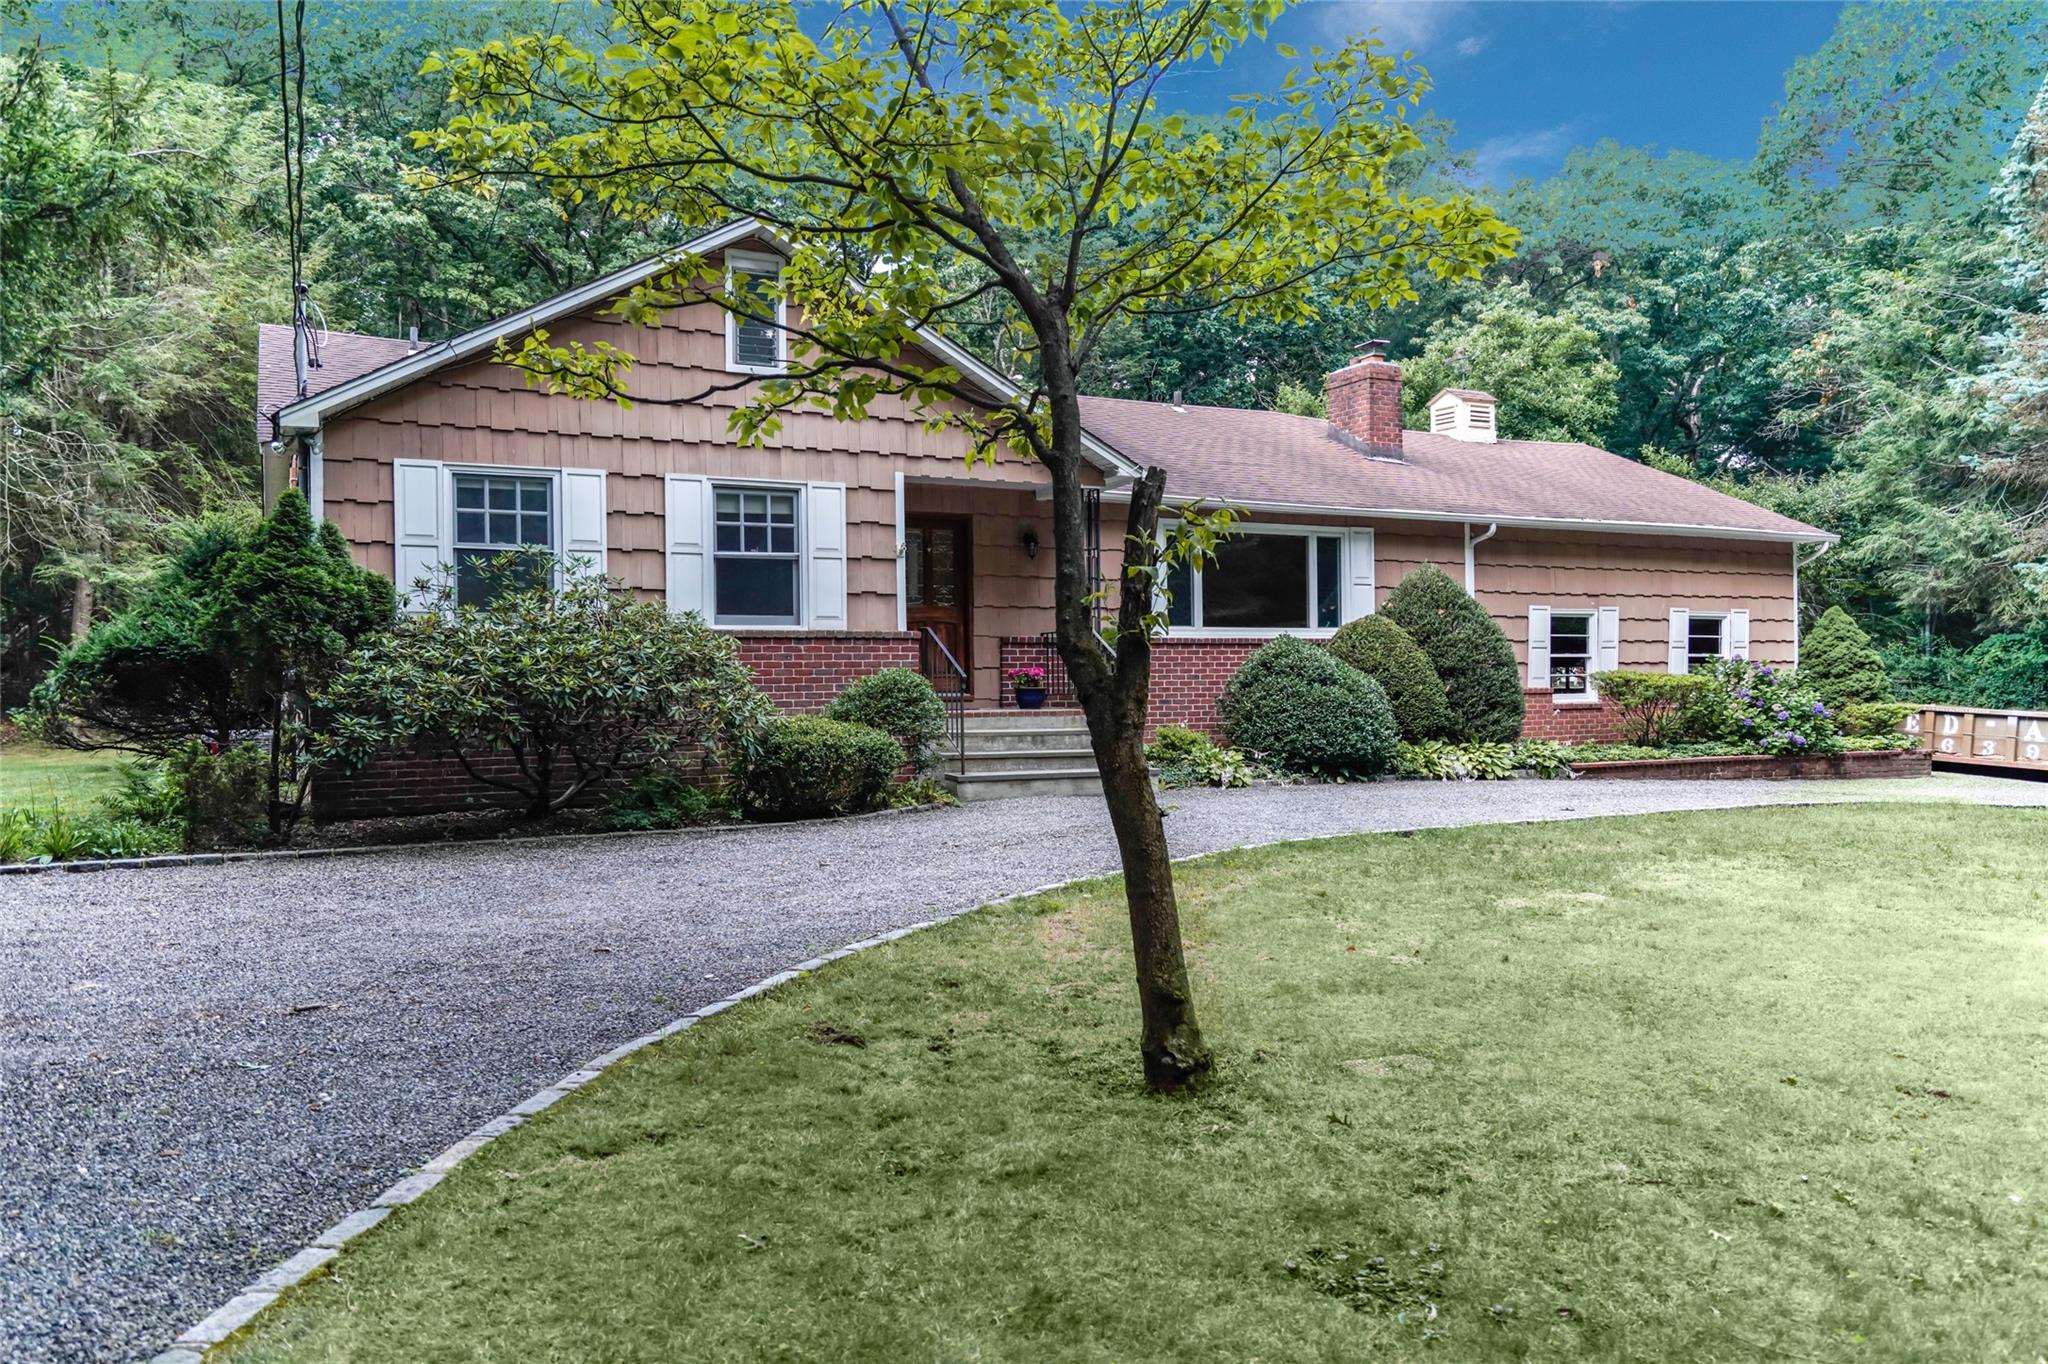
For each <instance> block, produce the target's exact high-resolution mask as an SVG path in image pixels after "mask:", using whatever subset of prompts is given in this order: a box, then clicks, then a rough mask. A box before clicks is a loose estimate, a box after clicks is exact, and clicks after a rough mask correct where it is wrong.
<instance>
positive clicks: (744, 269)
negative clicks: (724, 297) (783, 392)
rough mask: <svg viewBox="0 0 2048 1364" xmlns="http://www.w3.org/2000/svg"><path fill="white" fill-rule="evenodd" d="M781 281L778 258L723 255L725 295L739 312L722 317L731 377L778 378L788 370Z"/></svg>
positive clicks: (734, 253)
mask: <svg viewBox="0 0 2048 1364" xmlns="http://www.w3.org/2000/svg"><path fill="white" fill-rule="evenodd" d="M781 281H782V262H781V260H779V259H778V258H776V257H774V256H756V255H748V254H746V253H744V252H739V251H730V252H727V253H726V258H725V289H726V293H728V294H729V295H731V296H732V299H733V301H734V302H735V303H736V304H738V305H739V307H740V309H741V312H727V313H726V315H725V367H726V368H727V369H728V370H730V371H732V372H733V373H735V374H780V373H782V371H783V370H784V368H786V367H787V364H788V359H789V350H788V344H787V341H786V339H785V338H786V337H787V336H788V332H787V331H786V330H785V329H784V324H785V322H786V321H787V315H788V314H787V310H788V306H789V305H788V303H787V302H785V301H784V299H783V297H782V283H781ZM742 312H743V313H744V314H745V315H744V316H742V315H741V313H742ZM771 319H772V320H771Z"/></svg>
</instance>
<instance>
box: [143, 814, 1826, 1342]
mask: <svg viewBox="0 0 2048 1364" xmlns="http://www.w3.org/2000/svg"><path fill="white" fill-rule="evenodd" d="M1838 803H1840V802H1835V801H1819V800H1807V801H1773V802H1771V804H1770V808H1772V809H1784V808H1790V807H1800V808H1812V807H1825V806H1831V805H1835V804H1838ZM923 808H928V807H922V806H914V807H911V811H912V812H914V811H915V810H917V809H923ZM1722 808H1725V807H1721V806H1700V807H1695V808H1694V809H1693V810H1676V811H1657V812H1654V813H1660V814H1685V813H1696V812H1700V811H1713V810H1719V809H1722ZM899 813H906V812H905V811H894V810H881V811H875V812H873V813H872V814H868V815H854V816H848V817H847V820H854V819H870V818H873V817H874V815H875V814H899ZM1637 813H1638V812H1633V811H1632V812H1629V813H1625V814H1602V815H1575V816H1566V817H1564V818H1542V817H1532V818H1526V819H1504V820H1487V821H1483V822H1481V823H1478V824H1450V825H1438V824H1424V825H1413V826H1401V827H1395V828H1388V829H1356V830H1352V831H1351V832H1348V833H1335V834H1330V833H1322V834H1303V835H1299V836H1296V837H1289V838H1268V839H1262V840H1260V841H1258V842H1256V843H1244V844H1239V845H1236V846H1233V847H1229V848H1212V849H1210V850H1208V851H1207V852H1199V853H1190V854H1189V855H1187V856H1186V857H1176V858H1174V859H1173V865H1174V866H1176V867H1180V866H1185V865H1187V864H1189V863H1193V862H1201V861H1206V860H1207V859H1209V858H1212V857H1226V856H1230V855H1232V854H1235V853H1244V852H1256V851H1258V850H1260V849H1262V848H1277V847H1285V846H1288V845H1290V844H1295V843H1322V842H1328V841H1329V840H1331V839H1337V838H1356V837H1361V836H1368V835H1373V834H1401V833H1421V832H1426V831H1430V830H1435V829H1465V828H1516V827H1522V826H1527V825H1535V824H1556V823H1575V822H1579V821H1591V820H1599V819H1630V818H1635V817H1636V815H1637ZM847 820H842V821H835V822H847ZM820 822H822V821H820ZM680 832H691V831H680ZM577 836H578V835H568V837H577ZM597 836H598V837H610V836H611V835H597ZM535 841H539V840H535ZM396 846H399V847H405V846H409V845H406V844H399V845H396ZM351 851H353V850H351ZM364 851H367V850H364ZM1115 875H1118V873H1117V872H1114V871H1108V872H1094V873H1090V874H1088V875H1085V876H1073V877H1068V878H1067V879H1066V880H1063V881H1048V882H1046V883H1045V884H1044V885H1040V886H1033V887H1031V888H1030V889H1029V890H1019V891H1012V892H1011V893H1010V894H1008V895H1001V896H997V897H996V898H995V899H992V900H984V901H981V902H980V903H978V904H972V905H968V906H967V907H965V908H963V909H954V910H947V911H946V912H944V913H942V914H938V915H936V916H934V917H932V918H929V919H920V920H919V921H918V922H916V923H914V924H906V925H905V926H903V927H902V928H893V929H890V930H889V931H888V932H886V933H878V934H876V935H875V936H873V937H871V938H862V939H861V940H860V941H859V942H852V943H848V944H847V945H846V946H844V947H840V948H837V949H835V950H833V951H830V952H825V953H822V954H820V955H818V956H815V957H811V958H809V959H808V960H805V961H800V962H798V963H797V964H796V965H794V966H792V967H790V968H788V969H787V970H783V971H778V972H776V973H775V974H774V975H772V976H768V977H766V978H764V979H762V980H758V981H755V982H754V983H753V984H752V985H749V986H747V987H745V988H744V989H741V990H736V991H734V992H733V993H732V994H729V995H727V996H725V997H724V998H723V999H718V1000H713V1001H712V1002H711V1003H709V1004H706V1005H704V1006H703V1007H701V1008H698V1009H693V1010H692V1011H690V1012H689V1013H687V1014H684V1015H682V1016H681V1017H679V1018H675V1019H671V1020H670V1021H669V1022H667V1023H665V1024H663V1025H662V1026H661V1027H659V1028H656V1029H655V1030H654V1031H653V1032H650V1033H643V1034H641V1035H640V1036H638V1037H635V1038H633V1039H632V1040H630V1041H627V1042H622V1043H620V1044H619V1045H618V1046H616V1047H613V1048H612V1049H611V1050H610V1051H608V1052H605V1053H604V1054H603V1055H601V1056H597V1057H594V1058H593V1059H591V1060H590V1061H588V1062H586V1063H585V1064H584V1065H583V1066H581V1067H580V1068H578V1069H576V1070H573V1071H571V1072H570V1073H569V1074H567V1075H564V1076H563V1077H562V1078H561V1079H559V1080H557V1081H555V1083H554V1084H552V1085H549V1086H547V1087H546V1088H544V1089H540V1090H536V1091H535V1092H534V1093H532V1094H530V1095H528V1096H527V1097H526V1098H525V1099H524V1100H522V1101H521V1102H520V1103H518V1104H516V1105H514V1106H513V1107H511V1108H509V1109H507V1110H506V1111H505V1112H503V1113H501V1114H499V1115H498V1116H497V1117H495V1118H492V1119H490V1120H489V1121H488V1122H485V1123H483V1124H482V1125H481V1126H479V1127H477V1128H475V1129H474V1130H472V1131H471V1132H470V1133H469V1134H468V1135H466V1136H464V1137H462V1138H461V1139H459V1140H458V1141H456V1142H455V1144H454V1145H452V1146H450V1147H449V1148H448V1149H447V1150H445V1151H443V1152H441V1153H440V1154H439V1155H437V1156H435V1157H434V1158H433V1159H432V1160H430V1161H428V1162H427V1163H426V1164H424V1165H422V1166H420V1167H419V1169H417V1170H415V1171H414V1172H413V1173H412V1174H409V1175H407V1176H406V1177H405V1178H403V1179H401V1180H399V1181H398V1182H397V1183H396V1184H393V1185H392V1186H391V1187H390V1188H388V1189H386V1190H385V1191H384V1192H383V1193H381V1194H378V1195H377V1197H376V1198H374V1199H372V1200H371V1202H370V1206H369V1207H367V1208H360V1209H358V1210H356V1211H355V1212H352V1213H350V1214H348V1215H347V1216H346V1217H344V1218H342V1219H341V1220H340V1221H339V1222H336V1223H335V1224H334V1225H333V1226H331V1227H329V1228H328V1229H327V1230H326V1231H323V1232H321V1233H320V1234H319V1235H318V1236H316V1237H314V1238H313V1241H312V1243H311V1244H310V1245H307V1246H305V1247H303V1248H301V1249H300V1250H299V1251H297V1252H296V1253H294V1254H292V1255H291V1256H288V1257H287V1258H286V1259H284V1260H281V1261H279V1262H278V1263H277V1264H276V1265H274V1266H272V1267H271V1268H270V1269H269V1270H267V1271H266V1272H264V1273H263V1274H261V1275H259V1276H258V1277H257V1278H255V1279H253V1280H251V1281H250V1283H249V1284H248V1285H247V1286H246V1287H245V1288H243V1289H242V1291H241V1292H239V1293H237V1294H235V1296H234V1297H232V1298H230V1299H228V1300H227V1301H226V1302H225V1303H223V1304H221V1306H220V1307H218V1308H217V1309H215V1310H214V1311H213V1312H212V1313H211V1314H210V1315H208V1316H207V1317H205V1318H203V1319H202V1320H200V1321H198V1322H196V1323H194V1324H193V1325H192V1326H190V1327H188V1328H187V1329H186V1330H185V1331H184V1332H183V1333H182V1334H181V1335H179V1337H178V1338H177V1341H176V1342H175V1343H174V1344H173V1345H172V1346H171V1347H170V1348H169V1349H167V1350H165V1351H163V1352H162V1353H161V1354H158V1355H156V1356H155V1357H153V1358H152V1359H151V1360H149V1361H148V1364H205V1361H206V1352H207V1351H208V1350H210V1349H212V1348H213V1347H214V1346H216V1345H219V1344H220V1343H221V1342H223V1341H225V1340H226V1339H227V1338H228V1337H229V1336H232V1335H234V1334H235V1333H236V1332H237V1331H239V1330H241V1329H242V1328H243V1327H244V1326H247V1325H248V1324H249V1323H250V1322H251V1321H253V1320H255V1318H256V1317H257V1316H259V1315H261V1314H262V1312H263V1311H264V1310H265V1309H267V1308H269V1307H270V1306H271V1305H272V1304H273V1303H275V1302H276V1301H277V1300H278V1299H279V1298H280V1297H282V1296H283V1295H284V1294H285V1292H287V1291H288V1290H290V1289H292V1288H296V1287H297V1286H299V1285H300V1284H302V1283H304V1282H305V1281H306V1280H308V1279H310V1278H312V1277H313V1276H314V1275H315V1274H317V1273H319V1272H320V1271H321V1270H322V1269H325V1268H326V1267H327V1265H328V1264H329V1263H330V1262H331V1261H332V1260H334V1258H335V1257H336V1256H337V1255H339V1254H340V1253H341V1248H342V1247H343V1246H344V1245H346V1244H347V1243H348V1242H349V1241H351V1240H353V1239H355V1238H356V1237H358V1236H360V1235H362V1234H363V1233H364V1232H366V1231H368V1230H370V1229H371V1228H372V1227H375V1226H376V1225H378V1224H379V1223H381V1222H382V1221H383V1220H384V1219H385V1218H386V1217H389V1216H390V1215H391V1213H392V1211H393V1210H394V1209H397V1208H400V1207H403V1206H405V1205H406V1204H408V1203H411V1202H413V1201H414V1200H415V1199H418V1198H420V1197H421V1196H422V1195H424V1194H425V1193H426V1192H427V1191H428V1190H430V1189H432V1188H433V1187H434V1186H435V1185H437V1184H439V1183H440V1182H441V1181H442V1180H443V1179H445V1178H447V1176H448V1175H449V1173H450V1172H452V1171H453V1170H454V1169H455V1167H456V1166H458V1165H460V1164H461V1163H462V1162H463V1161H465V1160H467V1159H468V1158H469V1157H471V1156H473V1155H475V1154H476V1153H477V1152H478V1151H481V1150H482V1149H483V1148H484V1147H485V1146H488V1145H489V1144H490V1143H491V1142H493V1141H495V1140H496V1139H497V1138H499V1137H502V1136H504V1135H505V1134H506V1133H507V1132H510V1131H513V1130H515V1129H516V1128H519V1127H522V1126H524V1125H525V1124H526V1121H527V1120H528V1119H529V1118H532V1117H536V1116H538V1115H539V1114H541V1113H544V1112H546V1111H547V1110H548V1109H550V1108H552V1107H554V1105H555V1104H557V1103H559V1102H560V1101H561V1100H563V1099H566V1098H567V1097H569V1095H570V1094H572V1093H574V1092H575V1091H576V1090H579V1089H581V1088H583V1086H585V1085H587V1084H589V1083H590V1082H591V1081H592V1080H595V1079H597V1078H598V1077H599V1076H600V1075H602V1074H604V1072H605V1071H607V1070H609V1069H610V1068H611V1067H613V1066H615V1065H617V1064H618V1063H619V1062H621V1061H623V1060H625V1059H626V1058H627V1057H629V1056H632V1055H634V1054H635V1053H637V1052H640V1051H643V1050H645V1049H646V1048H648V1047H651V1046H653V1045H654V1044H655V1043H657V1042H661V1041H665V1040H667V1039H668V1038H671V1037H673V1036H675V1035H676V1034H677V1033H679V1032H683V1031H685V1030H686V1029H689V1028H693V1027H695V1026H696V1025H697V1024H698V1023H701V1022H702V1021H704V1020H705V1019H707V1018H711V1017H713V1016H715V1015H717V1014H721V1013H724V1012H725V1011H726V1010H727V1009H730V1008H732V1007H733V1006H734V1005H736V1004H742V1003H744V1002H746V1001H747V1000H749V999H752V998H754V997H755V996H756V995H761V994H765V993H767V992H768V991H770V990H772V989H774V988H776V987H777V986H779V985H786V984H788V983H789V982H790V981H793V980H796V979H798V978H800V977H802V976H805V975H808V974H810V973H811V972H813V971H817V970H820V969H822V968H824V967H826V966H829V965H830V964H832V963H833V962H835V961H839V960H842V959H843V958H846V957H850V956H852V955H854V954H855V953H856V952H864V951H866V950H868V949H869V948H871V947H881V946H883V945H884V944H886V943H892V942H895V941H897V940H898V939H900V938H907V937H909V936H910V935H911V934H912V933H916V932H919V931H921V930H923V929H927V928H936V927H938V926H939V925H941V924H944V923H949V922H951V921H952V920H954V919H959V918H964V917H965V916H967V915H969V914H974V913H978V912H980V911H981V910H985V909H994V908H997V907H998V906H1001V905H1007V904H1014V903H1015V902H1017V901H1019V900H1028V899H1031V898H1032V897H1033V896H1037V895H1050V894H1052V893H1053V892H1055V891H1061V890H1070V889H1072V888H1073V887H1075V886H1079V885H1084V884H1086V883H1088V882H1090V881H1100V880H1104V879H1105V878H1107V877H1111V876H1115Z"/></svg>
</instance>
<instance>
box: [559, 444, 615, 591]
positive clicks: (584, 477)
mask: <svg viewBox="0 0 2048 1364" xmlns="http://www.w3.org/2000/svg"><path fill="white" fill-rule="evenodd" d="M605 510H606V508H605V476H604V470H602V469H564V470H562V557H563V559H565V560H576V559H587V560H589V561H590V566H589V567H588V568H587V569H585V570H583V571H584V572H587V573H595V574H597V575H598V576H600V577H602V576H603V575H604V574H605V573H607V572H609V571H610V568H609V565H608V564H607V563H606V562H605Z"/></svg>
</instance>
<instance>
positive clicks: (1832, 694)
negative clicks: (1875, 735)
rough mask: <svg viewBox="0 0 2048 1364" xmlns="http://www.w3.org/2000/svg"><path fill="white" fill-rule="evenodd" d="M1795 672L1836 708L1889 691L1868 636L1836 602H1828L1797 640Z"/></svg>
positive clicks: (1882, 696) (1881, 662)
mask: <svg viewBox="0 0 2048 1364" xmlns="http://www.w3.org/2000/svg"><path fill="white" fill-rule="evenodd" d="M1798 673H1799V682H1800V685H1801V686H1803V687H1805V688H1806V689H1807V690H1808V691H1810V692H1812V693H1814V694H1815V695H1816V696H1818V697H1820V699H1821V700H1823V701H1825V702H1827V703H1828V704H1829V705H1830V706H1832V707H1834V708H1835V709H1837V710H1839V709H1841V708H1842V707H1843V706H1846V705H1849V704H1851V703H1852V702H1856V701H1882V700H1884V699H1885V698H1886V697H1887V696H1890V695H1891V682H1890V680H1889V679H1887V678H1886V677H1885V674H1884V660H1883V659H1882V658H1880V657H1878V653H1877V650H1876V649H1874V648H1872V647H1871V644H1870V636H1869V635H1866V634H1864V633H1863V627H1862V626H1860V625H1858V624H1857V623H1856V622H1855V620H1854V619H1853V618H1851V617H1850V615H1849V613H1848V612H1847V611H1844V610H1843V609H1842V608H1841V607H1839V606H1830V607H1829V608H1828V609H1827V611H1826V612H1825V613H1823V614H1822V616H1821V618H1820V619H1819V620H1818V621H1816V622H1814V626H1813V628H1812V629H1811V630H1808V631H1807V632H1806V637H1805V638H1804V639H1802V640H1800V641H1799V668H1798Z"/></svg>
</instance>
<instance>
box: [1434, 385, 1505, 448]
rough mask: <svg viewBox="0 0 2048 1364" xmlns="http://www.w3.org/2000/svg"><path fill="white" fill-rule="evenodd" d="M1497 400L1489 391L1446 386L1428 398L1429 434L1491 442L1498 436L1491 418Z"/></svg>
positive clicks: (1496, 428) (1453, 438)
mask: <svg viewBox="0 0 2048 1364" xmlns="http://www.w3.org/2000/svg"><path fill="white" fill-rule="evenodd" d="M1497 407H1499V404H1498V403H1496V402H1495V401H1494V400H1493V395H1492V394H1491V393H1480V392H1478V391H1477V390H1475V389H1470V388H1447V389H1444V390H1443V391H1441V392H1440V393H1438V394H1437V395H1436V396H1435V397H1434V398H1431V399H1430V400H1429V429H1430V432H1431V434H1433V435H1438V436H1449V437H1450V438H1451V439H1452V440H1470V441H1479V442H1482V443H1484V444H1487V445H1491V444H1492V443H1493V442H1494V441H1497V440H1499V439H1500V431H1499V428H1498V426H1497V425H1496V423H1495V421H1494V412H1495V409H1496V408H1497Z"/></svg>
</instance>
